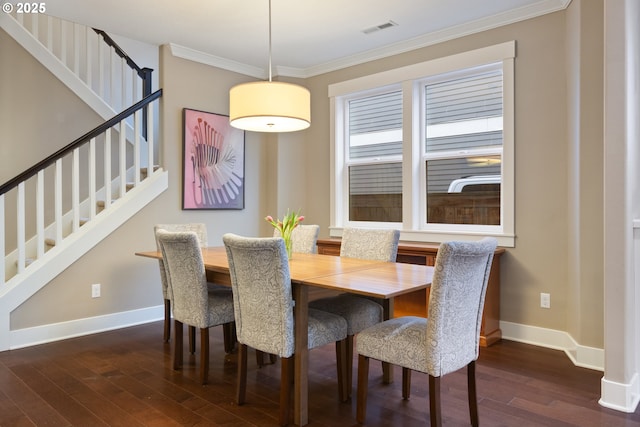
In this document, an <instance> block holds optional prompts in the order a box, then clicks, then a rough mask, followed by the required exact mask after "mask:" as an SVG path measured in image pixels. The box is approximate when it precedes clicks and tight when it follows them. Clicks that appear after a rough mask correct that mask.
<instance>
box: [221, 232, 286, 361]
mask: <svg viewBox="0 0 640 427" xmlns="http://www.w3.org/2000/svg"><path fill="white" fill-rule="evenodd" d="M222 240H223V242H224V245H225V248H226V250H227V258H228V260H229V271H230V274H231V288H232V290H233V304H234V310H235V319H236V332H237V336H238V342H240V343H241V344H246V345H248V346H249V347H253V348H256V349H258V350H261V351H263V352H266V353H271V354H276V355H278V356H281V357H290V356H291V355H292V354H293V352H294V342H295V341H294V335H293V298H292V294H291V276H290V274H289V263H288V260H287V251H286V249H285V246H284V240H282V239H280V238H275V237H266V238H248V237H241V236H237V235H235V234H225V235H224V236H222Z"/></svg>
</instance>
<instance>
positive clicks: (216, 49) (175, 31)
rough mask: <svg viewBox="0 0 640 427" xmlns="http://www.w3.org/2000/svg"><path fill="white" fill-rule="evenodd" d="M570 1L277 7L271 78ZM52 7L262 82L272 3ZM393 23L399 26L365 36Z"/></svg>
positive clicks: (63, 3) (123, 2) (153, 1)
mask: <svg viewBox="0 0 640 427" xmlns="http://www.w3.org/2000/svg"><path fill="white" fill-rule="evenodd" d="M570 1H571V0H400V1H391V0H272V7H271V14H272V59H273V60H272V63H273V69H274V75H275V74H280V75H289V76H295V77H309V76H312V75H316V74H320V73H323V72H327V71H332V70H335V69H340V68H344V67H347V66H350V65H354V64H357V63H362V62H366V61H369V60H372V59H376V58H381V57H385V56H389V55H392V54H395V53H400V52H404V51H407V50H411V49H416V48H418V47H422V46H427V45H429V44H433V43H437V42H441V41H444V40H448V39H451V38H455V37H459V36H462V35H466V34H471V33H474V32H477V31H482V30H486V29H489V28H494V27H496V26H500V25H505V24H508V23H512V22H517V21H520V20H523V19H528V18H532V17H535V16H540V15H543V14H546V13H550V12H554V11H557V10H561V9H564V8H566V7H567V5H568V4H569V2H570ZM105 3H107V2H104V0H50V1H48V2H47V4H46V6H47V13H48V14H50V15H53V16H58V17H60V18H64V19H67V20H70V21H74V22H77V23H81V24H84V25H90V26H93V27H95V28H100V29H102V30H104V31H106V32H107V33H110V34H114V35H120V36H124V37H128V38H132V39H135V40H139V41H143V42H146V43H150V44H153V45H162V44H168V43H171V44H172V45H173V47H174V48H176V50H181V51H182V52H191V53H194V54H197V55H199V56H200V57H202V58H207V59H206V60H205V62H210V63H212V64H214V65H215V64H216V63H220V64H225V65H224V66H223V67H224V68H234V66H237V68H242V67H245V71H247V70H248V72H246V74H261V75H265V74H266V73H267V71H268V58H269V56H268V55H269V2H268V1H267V0H180V1H177V0H110V1H109V2H108V3H107V4H108V5H109V8H106V7H105ZM389 21H393V22H394V23H396V24H397V25H394V26H391V27H389V28H387V29H384V30H379V31H374V32H371V33H369V34H365V33H364V32H363V31H364V30H366V29H369V28H372V27H376V26H379V25H382V24H385V23H387V22H389Z"/></svg>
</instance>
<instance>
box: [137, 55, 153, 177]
mask: <svg viewBox="0 0 640 427" xmlns="http://www.w3.org/2000/svg"><path fill="white" fill-rule="evenodd" d="M152 73H153V69H151V68H147V67H145V68H142V69H141V70H140V71H139V72H138V75H139V76H140V79H141V80H142V98H146V97H147V95H151V88H152V82H151V79H152ZM149 108H150V106H149V107H144V109H143V113H142V116H143V120H144V121H143V123H142V136H144V138H145V139H148V138H149V137H148V135H149V133H150V131H151V132H153V129H151V130H149V127H150V126H151V125H150V124H149V120H148V119H147V110H149ZM151 164H152V165H153V160H151Z"/></svg>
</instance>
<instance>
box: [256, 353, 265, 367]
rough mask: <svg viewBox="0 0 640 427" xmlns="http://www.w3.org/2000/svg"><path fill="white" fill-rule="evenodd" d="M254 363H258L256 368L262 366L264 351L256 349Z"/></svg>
mask: <svg viewBox="0 0 640 427" xmlns="http://www.w3.org/2000/svg"><path fill="white" fill-rule="evenodd" d="M256 363H257V364H258V368H262V367H263V366H264V352H262V351H260V350H256Z"/></svg>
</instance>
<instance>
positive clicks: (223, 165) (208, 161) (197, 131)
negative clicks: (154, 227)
mask: <svg viewBox="0 0 640 427" xmlns="http://www.w3.org/2000/svg"><path fill="white" fill-rule="evenodd" d="M182 117H183V141H182V160H183V161H182V209H183V210H200V209H244V160H245V155H244V143H245V132H244V131H243V130H240V129H236V128H234V127H232V126H231V125H230V124H229V116H225V115H222V114H216V113H208V112H206V111H200V110H193V109H190V108H184V109H183V114H182Z"/></svg>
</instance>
